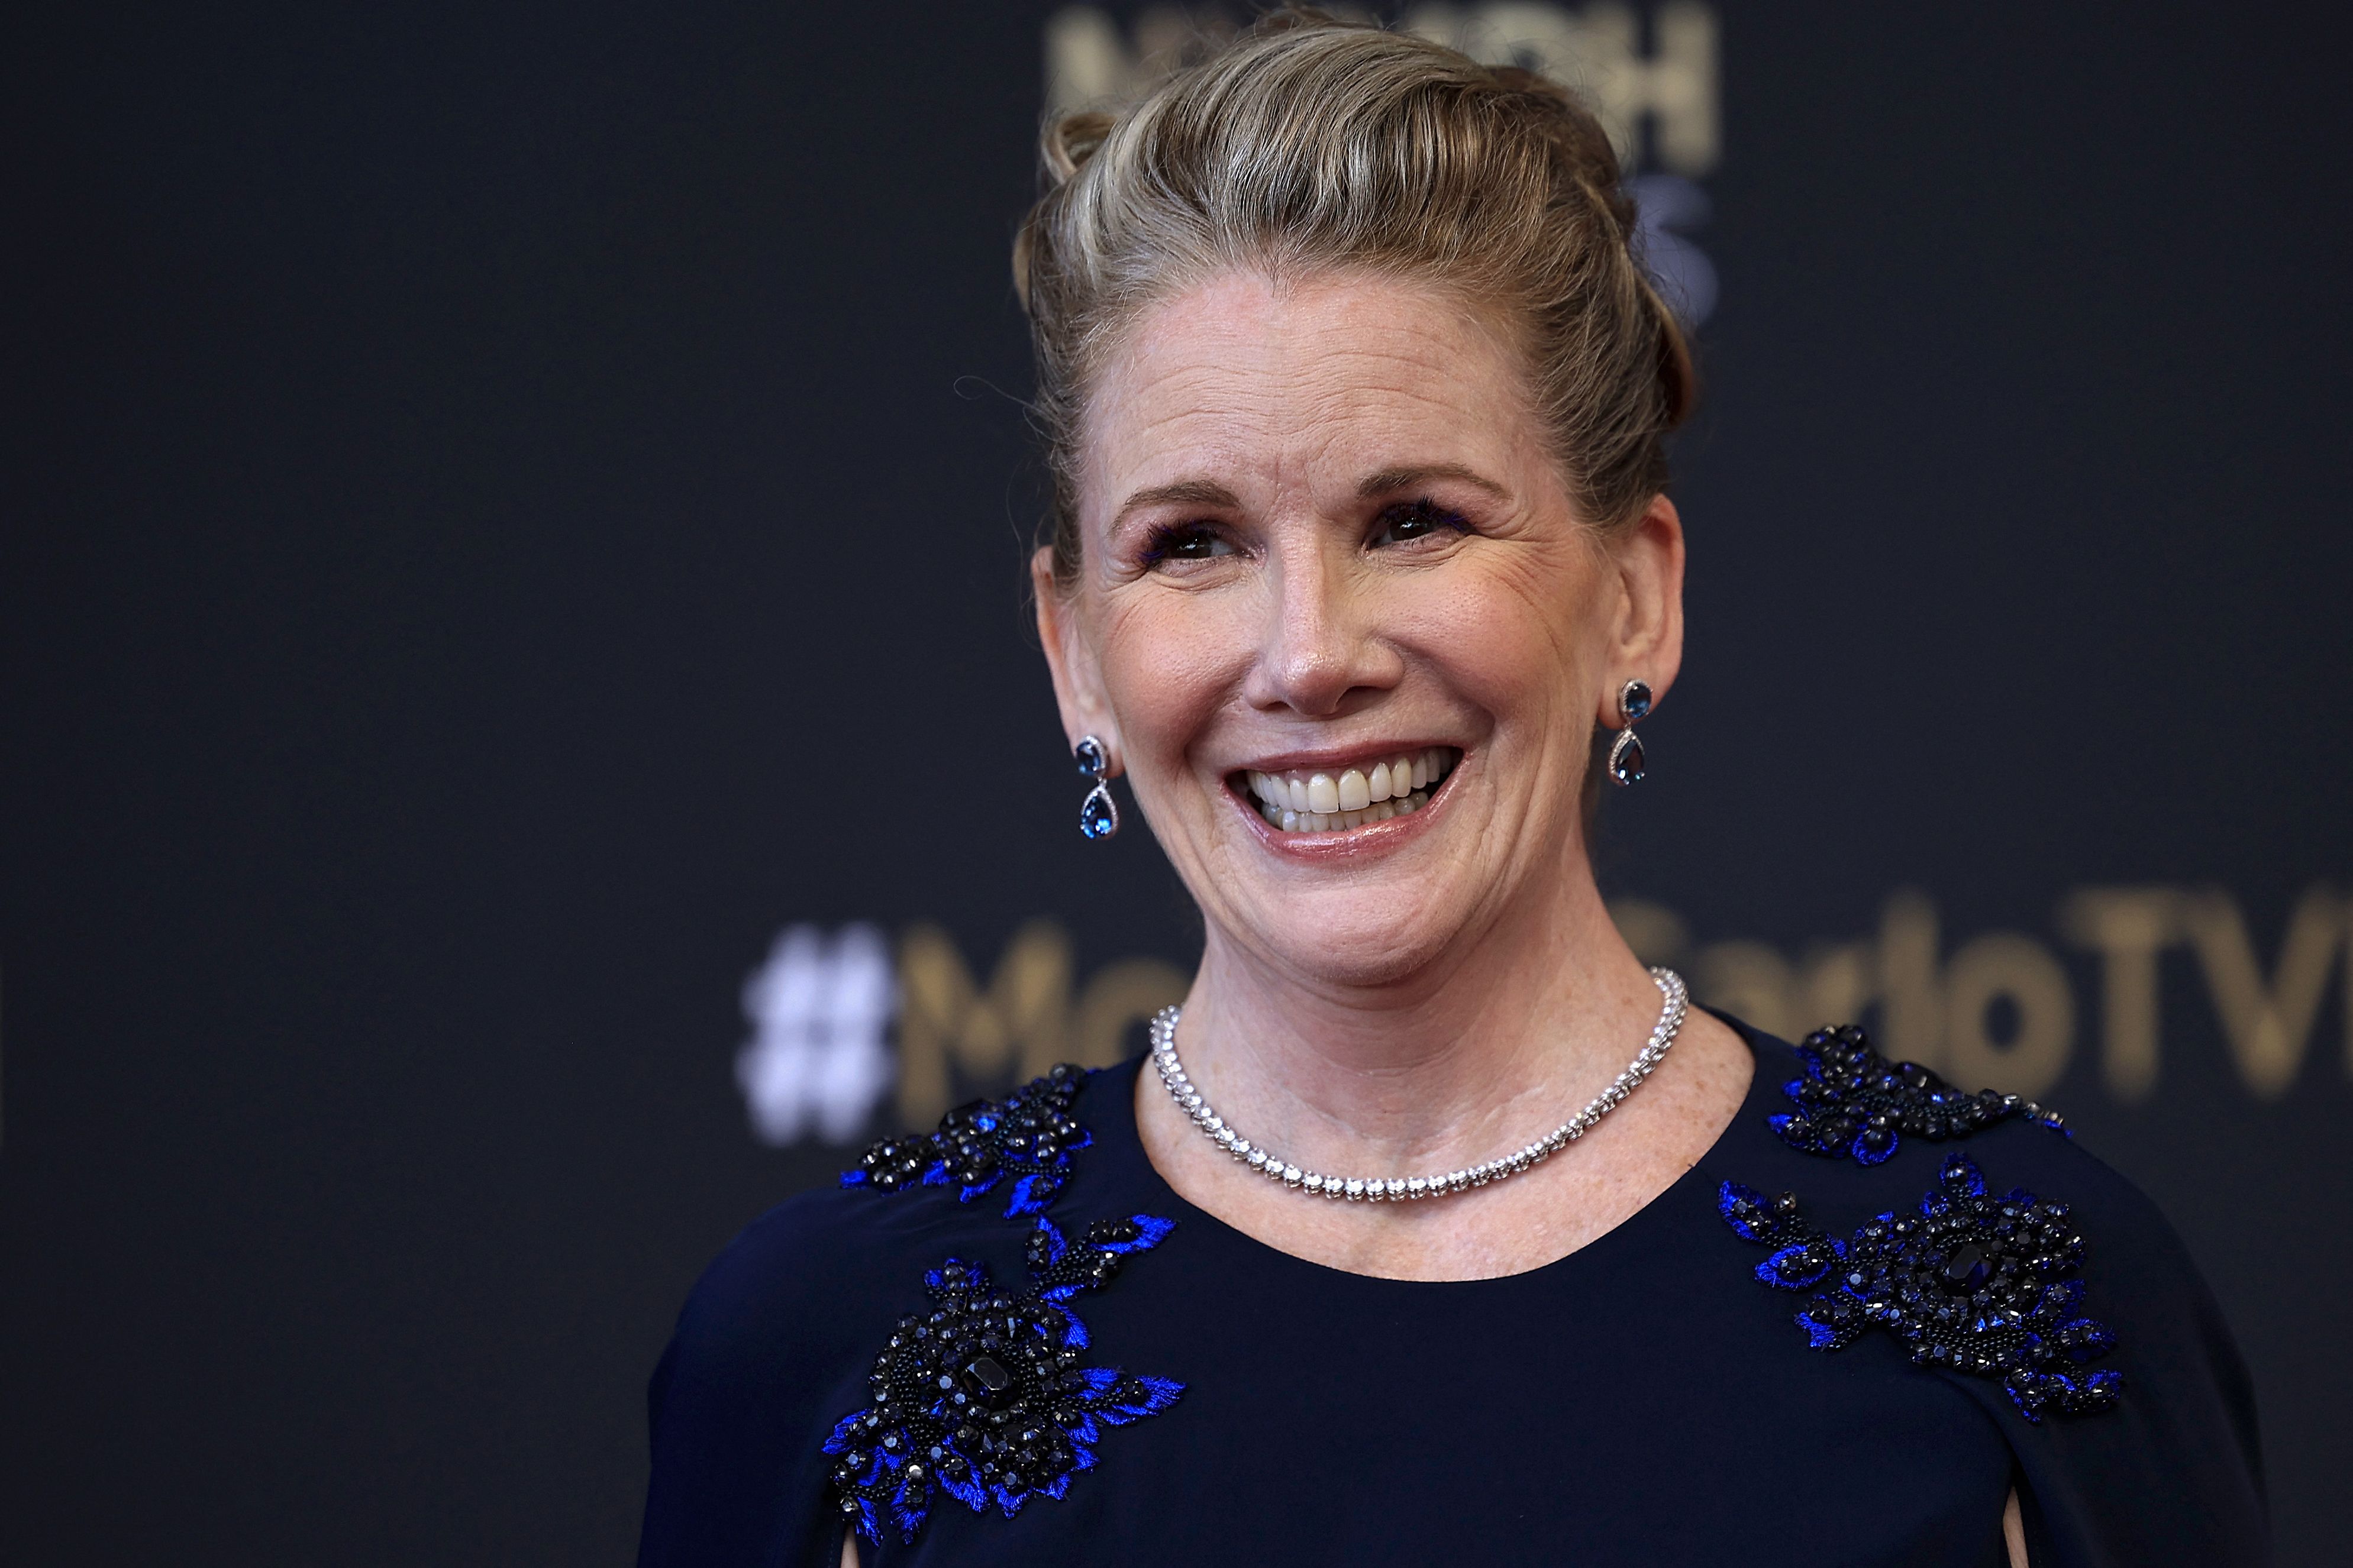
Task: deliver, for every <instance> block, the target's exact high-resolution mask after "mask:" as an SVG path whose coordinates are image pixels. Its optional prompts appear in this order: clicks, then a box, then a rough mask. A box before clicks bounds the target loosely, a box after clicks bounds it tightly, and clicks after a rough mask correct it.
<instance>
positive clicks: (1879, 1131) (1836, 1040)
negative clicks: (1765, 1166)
mask: <svg viewBox="0 0 2353 1568" xmlns="http://www.w3.org/2000/svg"><path fill="white" fill-rule="evenodd" d="M1798 1057H1799V1060H1801V1061H1802V1062H1804V1063H1805V1065H1806V1076H1805V1077H1803V1078H1800V1079H1791V1080H1790V1081H1789V1083H1788V1084H1787V1085H1786V1086H1784V1089H1783V1092H1784V1093H1786V1094H1787V1095H1788V1097H1789V1098H1790V1099H1791V1100H1795V1101H1797V1104H1798V1109H1797V1110H1796V1111H1795V1112H1794V1113H1791V1114H1787V1115H1781V1116H1772V1117H1767V1119H1766V1120H1767V1121H1769V1122H1770V1123H1771V1124H1772V1128H1773V1131H1776V1132H1778V1133H1779V1134H1780V1135H1781V1142H1784V1143H1787V1144H1788V1145H1789V1147H1791V1148H1792V1149H1802V1150H1804V1151H1805V1152H1807V1153H1809V1154H1824V1155H1828V1156H1829V1157H1830V1158H1831V1159H1833V1160H1835V1159H1838V1158H1839V1157H1841V1155H1851V1156H1852V1157H1853V1159H1854V1161H1855V1163H1858V1164H1862V1165H1876V1164H1879V1163H1881V1162H1883V1161H1885V1160H1888V1159H1891V1158H1893V1157H1894V1153H1895V1151H1896V1149H1897V1148H1898V1147H1900V1146H1901V1145H1902V1143H1903V1135H1905V1134H1909V1135H1910V1136H1912V1137H1915V1138H1926V1139H1927V1140H1929V1141H1930V1142H1943V1141H1944V1140H1946V1139H1947V1138H1967V1137H1968V1136H1969V1135H1970V1134H1972V1133H1975V1132H1982V1131H1985V1130H1986V1129H1987V1128H1989V1127H1990V1126H1992V1125H1993V1124H1994V1123H1995V1122H1997V1121H2008V1120H2010V1118H2011V1117H2013V1116H2023V1117H2025V1118H2027V1119H2028V1120H2030V1121H2035V1122H2038V1123H2040V1124H2041V1125H2042V1126H2044V1127H2048V1128H2050V1129H2051V1130H2052V1131H2054V1132H2060V1133H2064V1132H2066V1131H2067V1123H2066V1121H2065V1120H2064V1119H2063V1118H2062V1117H2060V1116H2059V1115H2058V1114H2057V1113H2056V1112H2055V1111H2050V1110H2043V1109H2042V1107H2041V1106H2039V1105H2037V1104H2035V1103H2034V1102H2033V1101H2032V1100H2021V1098H2019V1097H2018V1096H2017V1095H2014V1094H1997V1093H1995V1092H1994V1091H1993V1090H1992V1089H1979V1090H1978V1092H1976V1093H1975V1094H1971V1093H1969V1092H1968V1090H1966V1089H1955V1088H1954V1087H1953V1086H1952V1085H1951V1084H1948V1083H1947V1082H1946V1081H1945V1080H1944V1079H1941V1078H1938V1077H1937V1076H1936V1074H1935V1073H1933V1072H1930V1071H1929V1070H1928V1069H1927V1068H1924V1067H1922V1066H1921V1065H1920V1064H1919V1063H1917V1062H1891V1061H1889V1060H1888V1059H1887V1058H1885V1057H1883V1056H1881V1055H1880V1054H1879V1053H1878V1052H1877V1051H1876V1050H1874V1049H1873V1048H1872V1045H1871V1041H1870V1040H1869V1039H1868V1038H1867V1037H1865V1036H1864V1035H1863V1032H1862V1030H1861V1029H1858V1028H1856V1027H1855V1026H1853V1025H1852V1024H1850V1025H1848V1026H1846V1027H1845V1028H1843V1029H1818V1030H1816V1031H1815V1032H1814V1033H1812V1034H1810V1035H1808V1036H1807V1037H1806V1039H1805V1043H1804V1044H1803V1045H1800V1046H1799V1047H1798Z"/></svg>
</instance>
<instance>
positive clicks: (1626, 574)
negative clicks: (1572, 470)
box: [1600, 495, 1683, 729]
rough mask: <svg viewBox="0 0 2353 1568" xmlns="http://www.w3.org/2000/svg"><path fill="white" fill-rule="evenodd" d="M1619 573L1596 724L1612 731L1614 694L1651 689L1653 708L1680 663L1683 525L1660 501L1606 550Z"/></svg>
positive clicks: (1672, 506) (1617, 720) (1655, 499)
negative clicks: (1630, 685)
mask: <svg viewBox="0 0 2353 1568" xmlns="http://www.w3.org/2000/svg"><path fill="white" fill-rule="evenodd" d="M1609 553H1610V556H1611V558H1612V560H1613V561H1614V562H1615V563H1616V565H1617V568H1618V584H1619V589H1620V593H1619V602H1618V623H1617V626H1615V628H1614V629H1613V631H1612V634H1611V637H1610V646H1609V654H1608V658H1609V666H1608V668H1607V671H1606V673H1607V675H1608V677H1609V679H1608V681H1607V683H1606V685H1605V688H1604V689H1603V690H1602V692H1601V694H1600V719H1601V721H1602V722H1603V723H1605V724H1607V725H1608V726H1609V727H1610V728H1611V729H1616V728H1617V727H1618V725H1619V724H1620V722H1621V721H1620V718H1619V716H1618V690H1619V688H1620V687H1622V686H1624V685H1625V684H1626V682H1628V681H1630V680H1640V681H1642V682H1645V683H1646V684H1648V685H1649V687H1650V689H1651V701H1652V702H1653V703H1656V702H1658V701H1660V700H1662V699H1664V698H1665V696H1666V694H1667V689H1668V688H1669V687H1671V686H1672V685H1673V684H1674V683H1675V674H1676V672H1677V671H1678V670H1680V669H1681V668H1683V518H1682V516H1681V515H1680V514H1679V513H1678V512H1677V511H1676V510H1675V503H1674V502H1672V501H1671V500H1668V499H1667V498H1666V497H1665V496H1663V495H1658V496H1652V497H1651V504H1650V505H1649V506H1647V507H1645V508H1643V509H1642V515H1641V517H1639V518H1637V519H1635V521H1634V522H1633V524H1632V526H1630V527H1629V528H1627V529H1625V530H1624V531H1621V532H1620V534H1619V535H1618V537H1617V538H1616V539H1615V540H1613V541H1611V542H1610V544H1609Z"/></svg>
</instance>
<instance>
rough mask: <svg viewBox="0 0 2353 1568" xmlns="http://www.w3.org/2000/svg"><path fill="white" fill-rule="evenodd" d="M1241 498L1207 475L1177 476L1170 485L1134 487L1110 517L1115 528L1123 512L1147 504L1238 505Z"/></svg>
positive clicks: (1143, 506) (1124, 517) (1235, 506)
mask: <svg viewBox="0 0 2353 1568" xmlns="http://www.w3.org/2000/svg"><path fill="white" fill-rule="evenodd" d="M1241 504H1242V503H1241V501H1240V499H1239V498H1237V497H1236V496H1235V494H1234V492H1233V491H1231V490H1229V489H1226V487H1225V486H1223V485H1219V484H1211V483H1210V482H1209V481H1208V480H1207V479H1179V480H1178V481H1177V482H1176V483H1175V484H1173V485H1154V486H1153V487H1152V488H1151V489H1142V490H1138V491H1136V492H1135V493H1134V495H1132V496H1130V497H1128V498H1127V500H1124V501H1122V502H1121V503H1120V508H1119V511H1118V514H1117V515H1116V516H1114V517H1113V519H1112V520H1111V525H1112V527H1113V528H1117V527H1118V526H1119V525H1120V524H1121V523H1123V522H1125V521H1127V514H1128V513H1129V512H1132V511H1137V510H1142V509H1143V508H1145V507H1148V506H1216V507H1227V508H1232V509H1239V508H1240V506H1241Z"/></svg>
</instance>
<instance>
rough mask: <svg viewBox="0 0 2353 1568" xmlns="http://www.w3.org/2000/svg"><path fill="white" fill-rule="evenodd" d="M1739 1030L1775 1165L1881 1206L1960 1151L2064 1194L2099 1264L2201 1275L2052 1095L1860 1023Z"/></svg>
mask: <svg viewBox="0 0 2353 1568" xmlns="http://www.w3.org/2000/svg"><path fill="white" fill-rule="evenodd" d="M1741 1033H1742V1034H1743V1036H1744V1037H1746V1039H1747V1040H1748V1043H1749V1046H1750V1047H1751V1049H1753V1050H1754V1051H1755V1052H1756V1053H1757V1092H1756V1093H1755V1094H1754V1095H1753V1096H1752V1104H1757V1105H1761V1107H1762V1109H1763V1114H1762V1115H1761V1116H1756V1115H1755V1112H1754V1111H1751V1112H1746V1113H1745V1114H1748V1115H1751V1116H1752V1117H1754V1118H1755V1120H1756V1121H1757V1122H1758V1127H1757V1131H1762V1132H1764V1133H1766V1134H1767V1141H1768V1142H1769V1143H1770V1144H1771V1145H1772V1146H1773V1147H1774V1150H1775V1152H1776V1154H1777V1155H1778V1156H1781V1157H1780V1158H1778V1159H1777V1160H1776V1161H1775V1162H1774V1164H1775V1169H1776V1170H1777V1171H1778V1173H1780V1174H1781V1176H1782V1177H1783V1178H1785V1179H1787V1180H1788V1181H1791V1182H1803V1183H1805V1185H1806V1186H1808V1187H1815V1188H1819V1189H1820V1190H1821V1191H1822V1193H1823V1195H1824V1196H1825V1197H1826V1198H1832V1199H1833V1201H1835V1197H1849V1198H1856V1199H1862V1200H1863V1201H1866V1202H1871V1203H1873V1204H1875V1205H1878V1206H1881V1207H1886V1206H1892V1205H1905V1204H1906V1203H1907V1201H1916V1200H1920V1199H1923V1198H1925V1197H1926V1194H1928V1193H1929V1192H1930V1191H1931V1190H1932V1189H1934V1188H1935V1187H1936V1186H1937V1185H1938V1184H1939V1182H1940V1180H1941V1178H1942V1174H1943V1170H1944V1167H1945V1166H1946V1165H1947V1163H1949V1162H1952V1161H1954V1160H1955V1159H1956V1158H1957V1159H1959V1160H1962V1161H1966V1162H1967V1163H1968V1164H1969V1165H1970V1166H1972V1167H1974V1168H1975V1169H1976V1170H1977V1172H1978V1175H1979V1177H1980V1178H1981V1179H1982V1180H1983V1182H1984V1183H1985V1184H1986V1185H1987V1187H1988V1188H1989V1190H1991V1191H1992V1192H1994V1193H1996V1194H2001V1193H2006V1192H2007V1191H2009V1190H2010V1189H2012V1188H2016V1189H2020V1190H2021V1191H2024V1192H2026V1193H2029V1194H2031V1195H2033V1196H2034V1197H2036V1198H2038V1199H2041V1200H2042V1201H2043V1202H2044V1203H2046V1204H2058V1205H2064V1210H2065V1212H2064V1215H2063V1217H2065V1218H2070V1219H2073V1221H2074V1222H2075V1224H2074V1225H2073V1226H2072V1227H2071V1228H2072V1229H2073V1231H2074V1232H2076V1233H2078V1234H2079V1235H2080V1236H2081V1237H2083V1238H2084V1242H2085V1245H2086V1247H2087V1249H2090V1250H2091V1251H2092V1252H2093V1253H2094V1255H2095V1256H2097V1257H2098V1258H2101V1259H2103V1260H2104V1265H2105V1263H2119V1264H2125V1265H2128V1266H2130V1267H2131V1268H2132V1270H2133V1271H2134V1272H2135V1273H2147V1272H2156V1273H2163V1274H2167V1275H2170V1276H2172V1277H2175V1278H2176V1279H2178V1280H2179V1282H2180V1283H2181V1284H2183V1285H2184V1286H2186V1287H2187V1286H2197V1271H2196V1268H2195V1267H2194V1266H2193V1265H2192V1264H2191V1263H2190V1260H2189V1252H2188V1250H2187V1249H2186V1248H2185V1247H2183V1245H2182V1243H2181V1239H2180V1237H2179V1235H2178V1234H2177V1233H2176V1232H2175V1231H2174V1229H2173V1226H2171V1225H2170V1224H2169V1223H2168V1221H2167V1219H2166V1217H2165V1215H2164V1214H2163V1213H2162V1212H2161V1211H2160V1210H2159V1209H2158V1206H2157V1205H2156V1204H2155V1203H2153V1202H2151V1201H2150V1199H2149V1198H2148V1197H2147V1194H2144V1193H2142V1191H2141V1190H2140V1188H2139V1187H2138V1186H2137V1185H2135V1184H2134V1183H2133V1182H2132V1181H2131V1180H2130V1179H2128V1178H2127V1177H2126V1176H2125V1175H2124V1174H2123V1173H2120V1172H2118V1171H2117V1170H2116V1169H2115V1168H2114V1167H2113V1166H2111V1165H2109V1164H2108V1163H2106V1162H2105V1161H2103V1160H2102V1159H2100V1158H2099V1157H2098V1155H2097V1154H2096V1153H2094V1152H2093V1151H2092V1150H2091V1149H2090V1148H2088V1147H2087V1146H2086V1145H2085V1144H2084V1141H2083V1140H2081V1139H2080V1138H2078V1137H2077V1136H2076V1133H2075V1131H2074V1129H2073V1128H2072V1127H2071V1126H2070V1125H2069V1124H2068V1122H2067V1121H2066V1119H2065V1118H2064V1117H2063V1116H2062V1115H2061V1114H2060V1113H2059V1112H2058V1111H2056V1110H2052V1109H2051V1108H2050V1107H2048V1106H2045V1105H2042V1104H2040V1103H2038V1102H2036V1101H2034V1100H2028V1099H2025V1098H2024V1097H2022V1096H2020V1095H2015V1094H2005V1093H2002V1092H2000V1091H1999V1090H1995V1089H1968V1088H1966V1087H1964V1086H1960V1085H1956V1084H1952V1083H1948V1082H1947V1081H1946V1080H1945V1079H1943V1078H1941V1077H1939V1076H1938V1075H1937V1074H1936V1073H1935V1072H1933V1071H1931V1070H1929V1069H1928V1068H1924V1067H1922V1066H1920V1065H1918V1064H1917V1063H1914V1062H1907V1061H1891V1060H1889V1059H1888V1058H1885V1057H1883V1056H1882V1055H1881V1054H1880V1053H1879V1052H1878V1051H1877V1050H1876V1049H1875V1048H1873V1046H1872V1045H1871V1042H1870V1040H1869V1038H1868V1037H1866V1036H1865V1034H1864V1033H1863V1031H1862V1030H1861V1029H1859V1028H1854V1027H1847V1028H1841V1029H1824V1030H1820V1031H1818V1032H1816V1033H1815V1034H1812V1035H1810V1036H1808V1037H1806V1038H1805V1039H1804V1040H1802V1041H1800V1042H1799V1043H1797V1044H1796V1045H1790V1044H1788V1043H1786V1042H1783V1041H1780V1040H1777V1039H1774V1038H1773V1037H1770V1036H1767V1035H1763V1034H1760V1033H1758V1032H1757V1031H1756V1030H1753V1029H1748V1028H1746V1027H1743V1028H1742V1029H1741ZM1800 1190H1801V1191H1802V1190H1803V1189H1802V1188H1801V1189H1800ZM1905 1194H1909V1200H1907V1199H1906V1196H1905ZM1834 1195H1835V1196H1834ZM2198 1288H2200V1289H2202V1286H2200V1287H2198Z"/></svg>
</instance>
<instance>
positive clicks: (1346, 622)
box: [1244, 541, 1403, 719]
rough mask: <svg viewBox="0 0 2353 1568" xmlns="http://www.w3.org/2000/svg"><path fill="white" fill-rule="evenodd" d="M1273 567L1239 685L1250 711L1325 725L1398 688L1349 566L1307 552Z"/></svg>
mask: <svg viewBox="0 0 2353 1568" xmlns="http://www.w3.org/2000/svg"><path fill="white" fill-rule="evenodd" d="M1317 543H1318V544H1320V543H1321V542H1320V541H1319V542H1317ZM1273 566H1274V570H1273V571H1272V572H1271V573H1270V574H1268V578H1267V582H1268V585H1269V590H1270V591H1269V594H1268V597H1267V605H1266V609H1265V617H1266V619H1265V626H1264V631H1263V640H1262V642H1261V646H1260V648H1259V656H1258V659H1257V662H1256V664H1255V666H1254V667H1253V668H1252V669H1251V671H1250V679H1249V680H1248V681H1247V682H1245V683H1244V692H1245V695H1246V696H1247V697H1248V699H1249V700H1250V704H1251V706H1253V707H1255V708H1259V709H1261V710H1274V709H1286V708H1287V709H1289V710H1292V711H1293V712H1295V713H1298V714H1301V715H1303V716H1304V717H1307V718H1311V719H1328V718H1334V717H1336V716H1337V715H1339V714H1341V713H1343V712H1345V711H1347V710H1350V709H1351V708H1352V707H1354V706H1355V701H1354V699H1362V698H1364V697H1369V696H1370V695H1372V694H1373V693H1375V692H1378V691H1382V690H1386V689H1388V688H1390V687H1393V686H1395V685H1396V684H1397V683H1398V676H1399V675H1400V674H1401V673H1402V670H1403V663H1402V661H1401V660H1400V659H1399V658H1398V655H1397V653H1396V652H1395V650H1393V649H1392V648H1390V647H1388V645H1387V644H1385V643H1384V642H1383V641H1382V640H1381V639H1380V637H1379V636H1378V625H1377V622H1378V618H1379V617H1378V615H1377V606H1376V605H1373V603H1372V602H1371V597H1372V596H1371V595H1369V593H1368V592H1367V591H1366V588H1365V587H1364V585H1363V584H1359V583H1358V582H1357V580H1356V573H1354V572H1352V571H1351V570H1350V569H1349V563H1346V562H1343V561H1336V560H1334V559H1333V558H1332V551H1331V550H1330V549H1328V548H1318V547H1315V546H1314V545H1310V546H1307V547H1305V548H1299V549H1293V550H1287V551H1280V552H1277V553H1276V556H1275V559H1274V562H1273Z"/></svg>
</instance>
